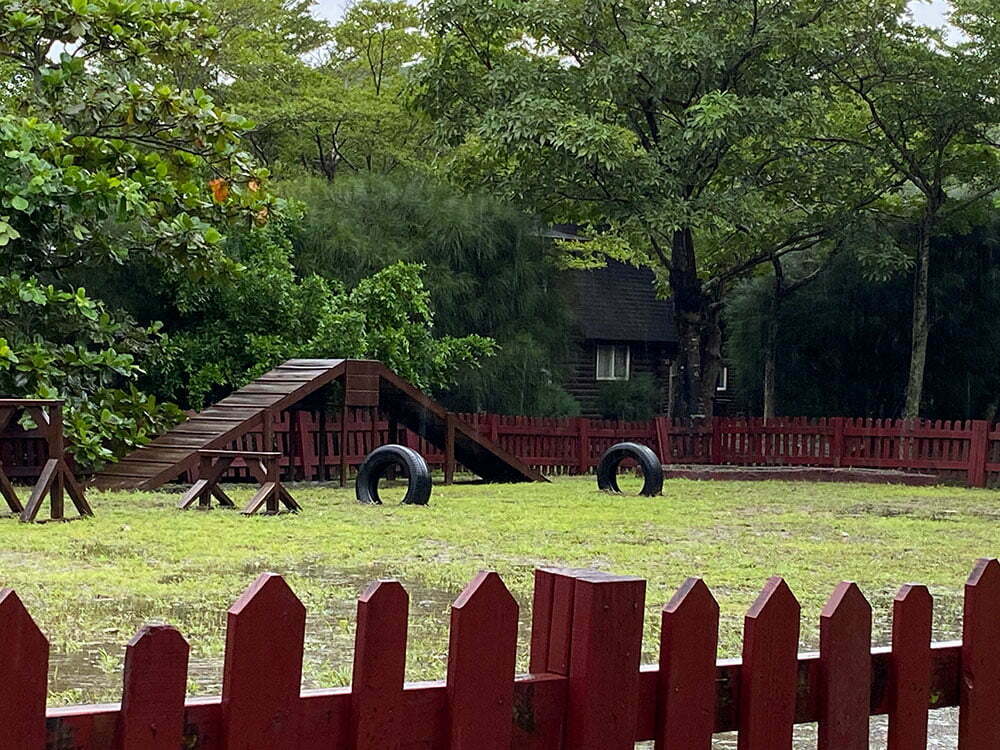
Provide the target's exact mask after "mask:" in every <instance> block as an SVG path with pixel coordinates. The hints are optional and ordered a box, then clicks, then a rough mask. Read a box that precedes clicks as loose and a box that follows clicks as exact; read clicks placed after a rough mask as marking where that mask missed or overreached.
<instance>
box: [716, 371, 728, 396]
mask: <svg viewBox="0 0 1000 750" xmlns="http://www.w3.org/2000/svg"><path fill="white" fill-rule="evenodd" d="M715 390H717V391H728V390H729V368H728V367H726V366H723V367H722V368H721V369H720V370H719V377H718V379H717V380H716V381H715Z"/></svg>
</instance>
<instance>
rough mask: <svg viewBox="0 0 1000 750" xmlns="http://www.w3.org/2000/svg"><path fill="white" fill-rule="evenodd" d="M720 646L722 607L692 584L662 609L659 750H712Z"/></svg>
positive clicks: (693, 581) (692, 581)
mask: <svg viewBox="0 0 1000 750" xmlns="http://www.w3.org/2000/svg"><path fill="white" fill-rule="evenodd" d="M718 643H719V604H718V602H716V601H715V597H713V596H712V592H711V591H709V590H708V586H706V585H705V582H704V581H702V580H701V579H700V578H688V579H687V580H686V581H685V582H684V585H682V586H681V588H680V589H679V590H678V591H677V593H676V594H674V597H673V598H672V599H671V600H670V602H669V603H668V604H667V605H666V606H665V607H664V608H663V615H662V627H661V630H660V671H659V678H660V679H659V684H658V686H657V712H656V750H711V747H712V733H713V732H714V731H715V703H716V688H715V672H716V669H715V661H716V652H717V648H718Z"/></svg>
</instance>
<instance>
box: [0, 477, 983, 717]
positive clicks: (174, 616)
mask: <svg viewBox="0 0 1000 750" xmlns="http://www.w3.org/2000/svg"><path fill="white" fill-rule="evenodd" d="M249 492H250V490H249V488H240V487H236V488H234V489H233V491H232V494H233V495H234V497H235V499H236V500H237V502H240V501H243V500H245V499H246V498H247V497H248V496H249ZM293 492H294V494H295V496H296V498H297V499H298V500H299V501H300V502H301V503H302V505H303V507H304V509H305V510H304V512H303V513H302V514H301V515H298V516H281V517H277V518H265V517H260V518H243V517H241V516H239V515H237V514H235V513H232V512H229V511H220V510H215V511H212V512H210V513H199V512H194V511H192V512H187V513H181V512H178V511H175V510H173V503H174V502H175V501H176V500H177V495H176V494H172V493H171V492H167V491H163V492H145V493H122V492H118V493H104V494H102V493H98V492H92V493H91V495H90V498H91V502H92V504H93V505H94V507H95V510H96V512H97V517H96V518H94V519H92V520H87V521H82V522H74V523H69V524H46V525H42V526H24V525H21V524H18V523H17V522H16V521H13V520H9V521H5V522H2V523H0V556H2V571H3V573H2V579H0V585H3V586H11V587H13V588H15V589H16V590H17V592H18V594H19V595H20V596H21V598H22V599H23V600H24V601H25V603H26V604H27V606H28V608H29V610H30V611H31V612H32V614H33V615H34V617H35V619H36V621H37V622H38V623H39V625H40V626H41V627H42V629H43V631H44V632H45V633H46V634H47V635H48V636H49V638H50V640H51V642H52V646H53V649H52V680H51V684H50V689H51V691H52V696H51V703H53V704H59V703H76V702H81V701H87V702H93V701H105V700H116V699H117V698H118V695H119V693H118V686H119V685H120V680H121V677H120V667H121V659H122V656H123V653H124V644H125V642H126V641H127V640H128V639H129V638H130V637H131V636H132V634H133V633H134V632H135V631H136V630H137V629H138V628H139V627H140V626H141V625H142V624H143V623H144V622H148V621H152V620H159V621H163V620H165V621H168V622H170V623H172V624H175V625H177V626H178V627H179V628H180V629H181V630H182V632H183V633H184V634H185V635H186V636H187V638H188V640H189V641H190V642H191V645H192V662H191V678H190V690H191V692H192V693H193V694H202V693H214V692H217V691H218V690H219V686H220V681H221V663H222V645H223V639H224V624H225V611H226V608H227V607H228V606H229V605H230V603H231V602H232V601H233V599H234V598H235V597H236V596H237V595H238V594H239V593H240V592H241V591H242V590H243V589H244V588H245V587H246V586H247V585H248V584H249V583H250V582H251V581H252V580H253V578H254V577H255V576H256V575H257V574H258V573H260V572H262V571H266V570H271V571H277V572H280V573H282V574H284V575H286V576H287V578H288V580H289V582H290V584H291V585H292V587H293V588H294V589H295V591H296V592H297V593H298V595H299V596H300V597H301V598H302V600H303V601H304V602H305V604H306V607H307V608H308V611H309V620H308V624H307V641H308V643H307V651H306V665H305V678H304V681H305V684H306V687H319V686H332V685H338V684H345V683H346V682H348V681H349V676H350V669H351V666H350V665H351V652H352V639H353V619H354V606H355V605H354V600H355V598H356V597H357V595H358V594H359V593H360V592H361V591H362V589H363V588H364V587H365V586H366V585H367V583H368V582H370V581H371V580H374V579H376V578H379V577H395V578H399V579H401V580H402V581H403V582H404V584H405V585H406V586H407V588H408V590H409V592H410V597H411V621H410V651H409V668H408V669H409V671H408V678H409V679H430V678H438V677H441V676H443V674H444V670H445V662H444V659H445V650H446V645H447V622H448V607H449V604H450V602H451V600H452V599H453V598H454V597H455V596H456V595H457V594H458V592H459V591H460V590H461V588H462V587H463V585H464V584H465V582H466V581H468V579H469V578H470V577H471V576H472V575H473V574H474V573H475V572H476V571H477V570H479V569H482V568H492V569H495V570H497V571H499V572H500V573H501V575H502V576H503V577H504V580H505V581H506V582H507V585H508V586H509V587H510V588H511V590H512V591H513V592H514V595H515V596H516V597H517V599H518V601H519V602H520V603H521V607H522V613H521V615H522V622H523V623H525V626H524V627H523V629H522V631H523V632H522V644H521V647H520V648H521V653H520V660H521V664H522V665H523V664H525V663H526V657H527V653H526V636H527V629H526V623H527V622H528V621H529V618H530V612H529V611H528V610H529V608H530V603H531V572H532V569H533V568H534V567H535V566H536V565H565V566H573V567H594V568H599V569H602V570H608V571H613V572H618V573H629V574H634V575H640V576H642V577H644V578H646V579H647V580H648V582H649V583H648V593H647V612H646V614H647V627H646V644H645V650H646V660H647V661H650V660H652V659H654V655H655V648H656V647H655V644H656V638H657V636H658V630H659V628H658V611H659V609H660V607H661V606H662V605H663V604H664V603H665V602H666V601H667V600H668V599H669V598H670V596H671V595H672V593H673V591H674V589H675V588H676V587H677V586H678V585H679V584H680V583H681V582H682V581H683V579H684V578H685V577H686V576H689V575H698V576H703V577H704V578H705V579H706V580H707V582H708V583H709V585H710V586H711V587H712V589H713V591H714V592H715V595H716V596H717V597H718V599H719V601H720V604H721V606H722V612H723V624H722V640H723V643H722V649H721V650H722V653H723V655H736V654H738V651H739V634H740V629H741V627H742V615H743V612H744V611H745V610H746V608H747V607H748V606H749V604H750V603H751V602H752V601H753V599H754V597H755V596H756V594H757V592H758V591H759V589H760V587H761V585H762V584H763V582H764V580H765V579H766V578H767V577H768V576H770V575H773V574H781V575H784V576H785V577H786V579H787V580H788V582H789V584H790V585H791V587H792V589H793V591H795V593H796V595H797V596H798V597H799V599H800V601H801V602H802V605H803V617H804V624H803V634H802V637H803V647H804V648H811V647H814V646H815V643H816V637H817V631H818V616H819V611H820V608H821V607H822V604H823V602H824V600H825V598H826V596H827V595H828V594H829V592H830V591H831V590H832V589H833V587H834V585H835V584H836V583H837V582H838V581H840V580H842V579H851V580H856V581H858V582H859V583H860V584H861V585H862V587H863V589H864V591H865V592H866V593H867V594H868V596H869V598H870V599H871V601H872V603H873V605H874V607H875V610H876V620H877V621H876V626H875V631H876V638H877V639H878V640H879V641H881V642H885V640H886V637H887V632H888V611H889V607H890V602H891V599H892V597H893V595H894V593H895V591H896V589H897V588H898V586H899V585H900V584H902V583H906V582H909V581H918V582H922V583H926V584H928V585H929V586H931V588H932V592H933V593H934V594H935V597H936V598H937V602H938V605H937V613H936V619H935V635H936V637H937V638H939V639H944V638H952V637H955V636H956V635H957V633H958V630H959V618H960V611H961V592H962V584H963V583H964V581H965V578H966V576H967V574H968V572H969V570H970V569H971V567H972V564H973V562H974V560H975V558H977V557H981V556H992V555H996V554H997V553H1000V525H998V523H997V520H998V519H1000V493H998V492H991V491H986V490H967V489H957V488H944V487H941V488H911V487H888V486H886V487H883V486H875V485H860V484H859V485H848V484H805V483H783V482H760V483H740V482H690V481H686V480H672V481H668V482H666V484H665V486H664V495H663V497H659V498H639V497H612V496H608V495H604V494H601V493H599V492H598V491H597V489H596V483H595V482H594V480H593V479H592V478H571V479H560V480H556V481H555V482H553V483H552V484H550V485H455V486H452V487H441V486H439V487H436V488H435V490H434V495H433V496H432V498H431V504H430V506H428V507H409V506H398V505H385V506H382V507H362V506H358V505H357V504H355V502H354V495H353V490H348V491H341V490H338V489H333V488H330V487H325V486H323V487H318V486H313V485H303V486H298V487H294V488H293Z"/></svg>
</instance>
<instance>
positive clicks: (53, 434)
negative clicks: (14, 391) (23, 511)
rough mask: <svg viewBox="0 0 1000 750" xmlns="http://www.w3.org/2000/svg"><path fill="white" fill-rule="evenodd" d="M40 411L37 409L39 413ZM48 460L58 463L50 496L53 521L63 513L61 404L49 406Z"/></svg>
mask: <svg viewBox="0 0 1000 750" xmlns="http://www.w3.org/2000/svg"><path fill="white" fill-rule="evenodd" d="M41 411H42V410H41V409H39V412H41ZM48 416H49V428H48V434H47V438H48V444H49V460H50V461H51V460H52V459H53V458H54V459H56V460H57V461H59V468H60V471H57V472H56V475H55V477H53V479H52V490H51V494H50V498H51V499H50V506H49V508H50V516H51V518H53V519H60V518H62V517H63V516H65V515H66V513H65V497H64V495H63V488H64V484H63V472H62V471H61V469H62V468H63V467H64V466H65V465H66V446H65V443H64V442H63V411H62V402H57V403H53V404H52V405H51V406H49V415H48Z"/></svg>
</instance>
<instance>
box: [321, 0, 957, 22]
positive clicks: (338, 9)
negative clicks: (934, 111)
mask: <svg viewBox="0 0 1000 750" xmlns="http://www.w3.org/2000/svg"><path fill="white" fill-rule="evenodd" d="M348 5H350V0H316V6H315V7H316V14H317V15H319V16H322V17H324V18H329V19H330V20H331V21H336V20H337V19H338V18H340V16H341V15H342V14H343V12H344V8H346V7H347V6H348ZM946 6H947V0H913V2H912V3H911V7H912V8H913V13H914V15H915V16H916V18H917V20H918V21H920V22H921V23H925V24H928V25H934V26H937V25H939V24H941V23H943V22H944V13H945V10H944V9H945V7H946Z"/></svg>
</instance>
